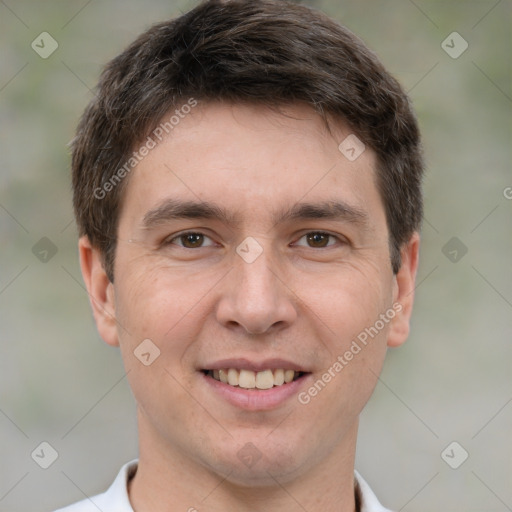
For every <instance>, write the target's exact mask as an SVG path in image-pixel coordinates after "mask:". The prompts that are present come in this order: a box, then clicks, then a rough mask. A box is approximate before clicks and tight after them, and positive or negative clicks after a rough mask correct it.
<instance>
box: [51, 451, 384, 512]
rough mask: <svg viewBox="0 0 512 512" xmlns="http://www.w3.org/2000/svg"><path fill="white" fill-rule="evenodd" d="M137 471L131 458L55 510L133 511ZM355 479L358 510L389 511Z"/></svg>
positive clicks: (85, 511)
mask: <svg viewBox="0 0 512 512" xmlns="http://www.w3.org/2000/svg"><path fill="white" fill-rule="evenodd" d="M136 471H137V460H132V461H131V462H128V463H127V464H125V465H124V466H123V467H122V468H121V471H119V474H118V475H117V478H116V479H115V480H114V483H113V484H112V485H111V486H110V488H109V489H108V491H106V492H104V493H103V494H98V495H97V496H93V497H92V498H87V499H85V500H83V501H79V502H78V503H75V504H74V505H70V506H69V507H64V508H61V509H59V510H56V511H55V512H98V510H101V511H102V512H133V508H132V506H131V505H130V500H129V498H128V482H129V481H130V478H132V477H133V475H134V474H135V472H136ZM354 476H355V480H356V492H358V491H359V497H360V502H361V510H360V512H391V511H390V510H389V509H387V508H384V507H383V506H382V505H381V504H380V503H379V500H378V499H377V498H376V496H375V494H373V492H372V490H371V489H370V486H369V485H368V484H367V483H366V482H365V481H364V480H363V478H362V477H361V475H360V474H359V473H358V472H357V471H354Z"/></svg>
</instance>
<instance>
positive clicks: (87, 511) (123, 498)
mask: <svg viewBox="0 0 512 512" xmlns="http://www.w3.org/2000/svg"><path fill="white" fill-rule="evenodd" d="M136 471H137V461H136V460H133V461H131V462H128V463H127V464H125V465H124V466H123V467H122V468H121V470H120V471H119V473H118V475H117V477H116V479H115V480H114V483H113V484H112V485H111V486H110V487H109V489H108V490H107V491H106V492H104V493H102V494H98V495H97V496H92V497H90V498H86V499H85V500H82V501H79V502H77V503H74V504H73V505H69V506H67V507H64V508H60V509H58V510H55V512H98V510H102V511H104V512H133V509H132V507H131V505H130V500H129V498H128V486H127V484H128V481H129V480H130V478H132V477H133V475H134V474H135V472H136Z"/></svg>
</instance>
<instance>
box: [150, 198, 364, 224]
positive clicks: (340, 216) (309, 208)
mask: <svg viewBox="0 0 512 512" xmlns="http://www.w3.org/2000/svg"><path fill="white" fill-rule="evenodd" d="M180 219H207V220H218V221H221V222H223V223H224V224H227V225H235V224H238V223H239V222H240V221H241V217H240V215H238V214H236V213H234V214H233V213H230V212H228V211H227V210H226V209H225V208H223V207H222V206H220V205H217V204H214V203H211V202H208V201H181V200H179V199H172V198H169V199H166V200H164V201H163V202H162V203H161V204H159V205H158V206H156V207H155V208H153V209H151V210H149V211H148V212H147V213H146V214H145V215H144V218H143V220H142V227H143V228H144V229H148V230H149V229H151V228H154V227H156V226H158V225H161V224H164V223H166V222H169V221H172V220H180ZM308 219H324V220H333V221H344V222H349V223H351V224H355V225H358V226H360V227H362V228H368V227H369V224H370V222H369V221H370V219H369V215H368V213H367V212H366V211H365V210H362V209H360V208H358V207H355V206H353V205H350V204H348V203H346V202H344V201H340V200H334V201H321V202H315V203H296V204H294V205H293V206H292V207H290V208H287V209H282V210H280V211H278V212H274V214H273V215H272V221H273V223H274V224H273V225H274V226H275V225H277V224H282V223H284V222H290V221H296V220H308Z"/></svg>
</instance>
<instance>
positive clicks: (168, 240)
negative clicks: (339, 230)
mask: <svg viewBox="0 0 512 512" xmlns="http://www.w3.org/2000/svg"><path fill="white" fill-rule="evenodd" d="M187 235H201V236H203V237H205V238H208V239H209V240H211V241H213V240H212V239H211V238H210V237H209V236H208V235H205V234H204V233H201V232H200V231H184V232H182V233H179V234H178V235H175V236H173V237H172V238H168V239H166V240H164V243H163V245H178V247H181V248H182V249H188V250H193V249H203V248H205V247H210V246H211V245H213V244H211V245H208V246H204V245H201V246H200V247H194V248H191V247H184V246H183V245H179V244H175V243H174V241H175V240H179V239H181V238H182V237H185V236H187ZM308 235H323V236H328V237H330V239H335V240H337V241H338V243H341V244H346V243H347V242H346V240H343V239H341V238H340V237H338V236H336V235H333V234H331V233H327V232H326V231H308V232H307V233H304V234H303V235H302V236H301V237H300V238H299V239H298V240H297V242H298V241H299V240H302V239H303V238H304V237H307V236H308ZM297 242H294V243H297ZM333 245H336V244H330V243H328V244H327V245H326V246H325V247H311V246H306V247H307V248H309V249H324V248H327V247H332V246H333ZM300 247H304V246H300Z"/></svg>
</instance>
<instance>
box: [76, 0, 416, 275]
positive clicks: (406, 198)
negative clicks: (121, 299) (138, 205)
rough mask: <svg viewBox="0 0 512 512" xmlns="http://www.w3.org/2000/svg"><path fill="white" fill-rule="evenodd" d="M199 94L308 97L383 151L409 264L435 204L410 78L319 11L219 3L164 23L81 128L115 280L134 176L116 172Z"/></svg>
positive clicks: (93, 226)
mask: <svg viewBox="0 0 512 512" xmlns="http://www.w3.org/2000/svg"><path fill="white" fill-rule="evenodd" d="M190 98H195V99H197V100H205V101H230V102H238V103H240V102H245V103H247V102H251V103H254V102H256V103H259V104H262V105H267V106H271V107H279V106H282V105H284V104H289V103H294V102H301V103H304V102H305V103H307V104H309V105H310V106H311V107H313V108H314V109H315V110H316V111H317V112H318V113H319V114H320V115H321V116H322V117H323V118H324V120H326V121H327V118H328V117H332V118H334V119H340V120H342V121H343V122H345V123H346V124H347V125H348V126H349V127H350V129H351V130H352V131H353V132H354V133H355V134H356V135H357V136H358V138H360V139H361V140H362V141H363V142H364V143H365V144H367V145H368V146H369V147H371V148H372V149H373V150H374V151H375V153H376V155H377V159H378V169H377V185H378V188H379V192H380V194H381V197H382V200H383V203H384V208H385V212H386V218H387V223H388V228H389V232H390V240H389V244H390V254H391V264H392V268H393V271H394V272H395V273H396V272H398V270H399V268H400V264H401V262H400V248H401V247H402V245H403V244H404V243H406V242H407V241H408V240H409V239H410V237H411V235H412V234H413V232H414V231H416V230H418V229H419V226H420V223H421V219H422V210H423V206H422V203H423V201H422V190H421V181H422V175H423V161H422V156H421V147H420V135H419V130H418V125H417V122H416V119H415V116H414V113H413V111H412V108H411V106H410V103H409V100H408V98H407V95H406V94H405V93H404V91H403V90H402V88H401V87H400V85H399V84H398V82H397V81H396V80H395V79H394V78H393V77H392V76H391V75H390V74H389V73H388V72H387V71H386V70H385V69H384V67H383V66H382V64H381V63H380V62H379V60H378V59H377V57H376V56H375V55H374V54H373V53H372V52H370V50H368V48H367V47H366V46H365V45H364V44H363V43H362V42H361V41H360V40H359V39H358V38H357V37H356V36H354V34H352V33H351V32H350V31H349V30H347V29H346V28H345V27H343V26H341V25H340V24H338V23H336V22H335V21H333V20H331V19H330V18H328V17H327V16H326V15H324V14H322V13H320V12H318V11H315V10H313V9H310V8H308V7H305V6H302V5H297V4H293V3H290V2H286V1H278V0H276V1H273V0H227V1H222V0H209V1H205V2H202V3H201V4H200V5H198V6H197V7H196V8H195V9H193V10H191V11H189V12H188V13H186V14H184V15H182V16H180V17H178V18H176V19H173V20H170V21H166V22H164V23H160V24H157V25H154V26H153V27H151V28H150V29H149V30H148V31H147V32H145V33H144V34H142V35H141V36H139V37H138V39H137V40H136V41H134V42H133V43H132V44H131V45H130V46H129V47H128V48H127V49H126V50H125V51H124V52H123V53H121V54H120V55H119V56H117V57H116V58H114V59H113V60H112V61H111V62H109V63H108V64H107V66H106V67H105V69H104V71H103V73H102V75H101V78H100V81H99V83H98V86H97V89H96V95H95V97H94V98H93V99H92V101H91V102H90V104H89V105H88V106H87V108H86V110H85V112H84V114H83V116H82V118H81V120H80V123H79V125H78V129H77V134H76V137H75V139H74V141H73V145H72V172H73V191H74V197H73V204H74V209H75V215H76V219H77V224H78V229H79V233H80V235H87V236H88V237H89V240H90V242H91V244H92V245H93V246H94V247H97V248H98V249H99V250H100V252H101V254H102V256H103V260H104V265H105V269H106V272H107V274H108V276H109V278H110V280H111V281H113V278H114V276H113V268H114V255H115V248H116V234H117V225H118V217H119V211H120V207H121V201H122V191H123V189H124V187H125V186H126V181H127V179H123V180H121V179H119V180H118V181H119V184H117V183H114V182H113V181H112V180H113V178H115V177H116V176H117V178H120V176H121V175H122V176H123V177H124V176H125V175H126V174H127V172H128V171H129V169H128V171H127V168H126V166H125V167H124V169H125V172H124V173H121V172H120V171H121V169H122V167H121V166H123V164H125V162H126V161H127V160H129V159H130V157H131V154H132V152H133V151H134V148H136V146H137V144H140V143H141V141H143V140H144V139H145V138H146V137H147V136H148V135H149V134H150V133H151V130H153V129H154V128H155V126H156V125H157V124H158V122H159V121H160V120H161V119H162V117H163V116H164V115H165V114H166V113H167V112H169V110H170V109H172V108H176V107H179V106H180V105H183V104H184V103H186V102H187V101H190ZM194 101H195V100H194ZM116 172H117V174H116ZM108 183H110V184H111V186H109V185H108ZM116 185H117V186H116ZM98 190H101V191H102V193H101V197H98V196H99V195H100V194H98V192H97V191H98ZM107 190H108V193H107V192H106V191H107ZM103 192H104V193H103Z"/></svg>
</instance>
